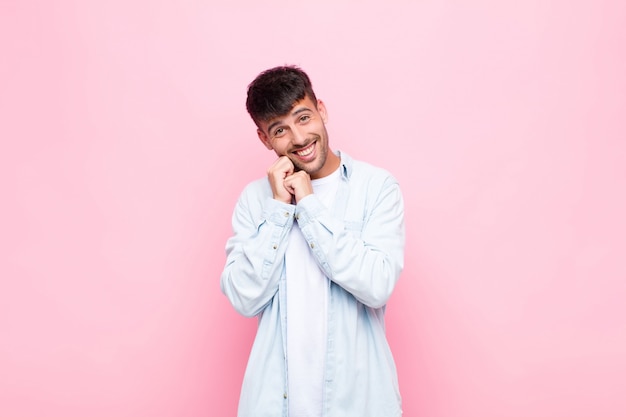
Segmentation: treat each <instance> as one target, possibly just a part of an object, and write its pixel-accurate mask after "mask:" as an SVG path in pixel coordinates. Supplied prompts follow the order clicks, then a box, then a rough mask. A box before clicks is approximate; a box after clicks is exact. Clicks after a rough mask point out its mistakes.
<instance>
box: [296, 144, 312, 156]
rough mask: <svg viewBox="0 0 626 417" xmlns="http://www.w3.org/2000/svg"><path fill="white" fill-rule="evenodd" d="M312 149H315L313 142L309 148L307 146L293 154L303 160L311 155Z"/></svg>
mask: <svg viewBox="0 0 626 417" xmlns="http://www.w3.org/2000/svg"><path fill="white" fill-rule="evenodd" d="M314 149H315V142H313V143H311V144H310V145H309V146H307V147H306V148H304V149H300V150H298V151H295V152H294V153H295V154H296V155H298V156H299V157H302V158H305V157H307V156H309V155H311V154H312V153H313V150H314Z"/></svg>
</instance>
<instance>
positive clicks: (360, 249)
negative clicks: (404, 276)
mask: <svg viewBox="0 0 626 417" xmlns="http://www.w3.org/2000/svg"><path fill="white" fill-rule="evenodd" d="M368 192H369V193H372V192H373V193H374V194H376V195H375V197H373V202H372V203H369V204H366V203H365V201H366V200H370V201H372V200H371V199H369V198H368V199H363V204H366V205H367V207H365V216H364V219H363V223H362V224H358V225H355V224H352V223H351V222H344V221H343V220H342V219H338V218H336V217H333V216H332V213H331V211H330V210H329V209H327V208H326V207H325V206H324V205H323V204H322V203H321V201H320V200H319V199H318V198H317V197H315V195H314V194H312V195H309V196H307V197H305V198H303V199H302V200H300V202H299V203H298V207H297V210H296V219H297V221H298V225H299V226H300V229H301V230H302V233H303V235H304V236H305V239H306V240H307V242H308V243H309V247H310V249H311V251H312V253H313V255H314V257H315V258H316V260H317V262H318V264H319V265H320V267H321V268H322V269H323V270H324V272H325V274H326V276H328V277H329V279H331V280H332V281H333V282H335V283H336V284H338V285H340V286H341V287H343V288H344V289H345V290H346V291H348V292H350V293H351V294H352V295H354V297H355V298H356V299H357V300H359V301H360V302H361V303H363V304H365V305H367V306H369V307H372V308H379V307H382V306H384V305H385V304H386V303H387V301H388V300H389V297H390V296H391V294H392V292H393V289H394V287H395V285H396V282H397V280H398V278H399V276H400V273H401V271H402V269H403V266H404V243H405V226H404V203H403V198H402V193H401V191H400V187H399V185H398V183H397V182H396V180H395V179H393V178H392V177H388V178H387V179H386V180H385V181H384V182H383V184H382V186H381V187H380V189H378V190H372V191H368ZM370 197H371V195H370Z"/></svg>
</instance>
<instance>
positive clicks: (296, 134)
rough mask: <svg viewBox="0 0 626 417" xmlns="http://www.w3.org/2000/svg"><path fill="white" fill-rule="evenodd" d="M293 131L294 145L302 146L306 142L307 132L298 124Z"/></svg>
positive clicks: (292, 139)
mask: <svg viewBox="0 0 626 417" xmlns="http://www.w3.org/2000/svg"><path fill="white" fill-rule="evenodd" d="M291 132H292V133H293V136H292V138H291V141H292V142H293V144H294V145H296V146H301V145H304V144H306V132H303V131H301V130H300V129H299V128H298V127H297V126H296V127H294V128H293V129H292V130H291Z"/></svg>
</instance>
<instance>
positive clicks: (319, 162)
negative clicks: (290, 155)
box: [291, 136, 328, 175]
mask: <svg viewBox="0 0 626 417" xmlns="http://www.w3.org/2000/svg"><path fill="white" fill-rule="evenodd" d="M316 141H317V143H316V145H315V146H316V148H317V150H316V151H317V152H319V153H318V155H317V158H315V160H314V161H312V162H311V163H310V164H302V163H301V162H300V161H298V160H297V159H295V158H294V159H291V162H292V163H293V166H294V168H295V171H304V172H306V173H307V174H309V175H314V174H315V173H316V172H318V171H319V170H321V169H322V168H323V167H324V164H326V158H328V146H324V145H323V144H322V137H321V136H318V137H317V138H316ZM311 164H314V165H311Z"/></svg>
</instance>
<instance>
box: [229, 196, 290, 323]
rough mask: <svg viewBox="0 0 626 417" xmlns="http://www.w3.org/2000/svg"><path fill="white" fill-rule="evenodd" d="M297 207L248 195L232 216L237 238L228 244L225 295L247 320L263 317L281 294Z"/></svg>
mask: <svg viewBox="0 0 626 417" xmlns="http://www.w3.org/2000/svg"><path fill="white" fill-rule="evenodd" d="M294 211H295V206H293V205H291V204H286V203H282V202H280V201H277V200H274V199H272V198H271V197H263V198H262V199H261V200H258V199H255V198H251V197H250V196H249V195H247V193H246V192H245V191H244V193H243V194H242V196H241V197H240V198H239V200H238V201H237V204H236V206H235V210H234V212H233V216H232V227H233V236H232V237H231V238H229V239H228V241H227V243H226V265H225V267H224V271H223V272H222V275H221V278H220V285H221V289H222V292H223V293H224V294H225V295H226V296H227V297H228V299H229V301H230V302H231V304H232V305H233V307H234V308H235V310H236V311H238V312H239V313H240V314H242V315H244V316H246V317H253V316H256V315H257V314H259V313H260V312H261V311H262V310H263V308H264V307H265V306H266V305H267V303H268V302H270V300H271V299H272V297H273V296H274V295H275V294H276V292H277V291H278V285H279V282H280V276H281V273H282V270H283V267H284V258H285V257H284V255H285V250H286V248H287V238H288V236H289V231H290V230H291V227H292V226H293V221H294Z"/></svg>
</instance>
